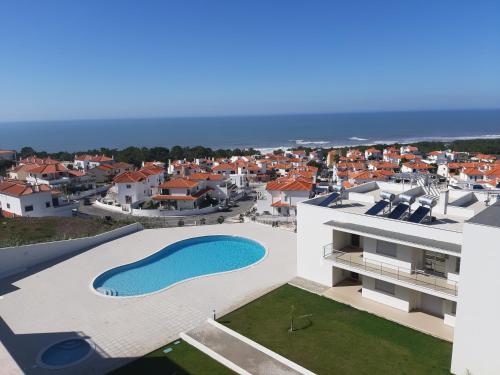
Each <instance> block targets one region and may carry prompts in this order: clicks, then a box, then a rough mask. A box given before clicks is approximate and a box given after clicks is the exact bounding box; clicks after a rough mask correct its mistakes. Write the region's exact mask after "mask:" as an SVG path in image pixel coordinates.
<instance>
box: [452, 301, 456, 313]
mask: <svg viewBox="0 0 500 375" xmlns="http://www.w3.org/2000/svg"><path fill="white" fill-rule="evenodd" d="M451 313H452V314H453V315H457V303H456V302H452V303H451Z"/></svg>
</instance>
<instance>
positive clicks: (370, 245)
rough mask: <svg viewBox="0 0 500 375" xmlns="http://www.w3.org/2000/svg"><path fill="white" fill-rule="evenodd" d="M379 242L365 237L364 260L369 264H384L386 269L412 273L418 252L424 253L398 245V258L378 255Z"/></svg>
mask: <svg viewBox="0 0 500 375" xmlns="http://www.w3.org/2000/svg"><path fill="white" fill-rule="evenodd" d="M377 241H378V240H375V239H373V238H369V237H363V258H364V259H365V260H366V261H367V262H369V261H373V262H375V263H376V264H380V262H383V263H384V266H385V267H394V268H395V269H396V268H398V267H399V268H400V269H404V270H407V271H408V272H410V270H411V269H412V268H414V267H415V265H416V264H415V261H416V255H415V253H416V252H417V251H420V252H423V250H418V249H415V248H412V247H409V246H405V245H399V244H397V245H396V249H397V250H396V257H391V256H386V255H383V254H379V253H377Z"/></svg>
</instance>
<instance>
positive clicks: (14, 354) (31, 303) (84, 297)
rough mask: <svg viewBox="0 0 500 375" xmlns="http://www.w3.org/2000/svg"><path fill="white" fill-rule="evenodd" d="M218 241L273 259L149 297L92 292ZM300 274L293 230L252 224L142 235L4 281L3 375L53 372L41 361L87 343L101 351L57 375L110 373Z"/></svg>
mask: <svg viewBox="0 0 500 375" xmlns="http://www.w3.org/2000/svg"><path fill="white" fill-rule="evenodd" d="M211 234H228V235H239V236H243V237H247V238H251V239H254V240H256V241H258V242H260V243H261V244H262V245H264V246H265V247H266V248H267V250H268V255H267V256H266V257H265V258H264V260H263V261H261V262H259V263H257V264H255V265H254V266H251V267H249V268H246V269H242V270H239V271H235V272H230V273H224V274H219V275H213V276H207V277H202V278H198V279H194V280H190V281H186V282H183V283H180V284H177V285H175V286H173V287H172V288H170V289H166V290H164V291H161V292H158V293H155V294H151V295H147V296H139V297H132V298H116V297H105V296H103V295H100V294H98V293H96V292H95V291H93V290H92V288H91V286H90V284H91V281H92V280H93V278H94V277H96V276H97V275H99V274H101V273H102V272H104V271H105V270H107V269H109V268H112V267H116V266H118V265H121V264H124V263H129V262H133V261H136V260H139V259H142V258H144V257H146V256H148V255H151V254H152V253H154V252H156V251H158V250H160V249H162V248H163V247H165V246H166V245H168V244H171V243H173V242H176V241H179V240H182V239H185V238H190V237H195V236H202V235H211ZM30 273H31V274H30ZM295 275H296V235H295V234H294V233H292V232H289V231H284V230H280V229H276V228H271V227H268V226H263V225H258V224H253V223H245V224H222V225H216V226H215V225H210V226H198V227H181V228H169V229H150V230H144V231H141V232H138V233H134V234H132V235H129V236H126V237H122V238H120V239H117V240H114V241H111V242H108V243H106V244H103V245H100V246H97V247H95V248H93V249H90V250H88V251H86V252H84V253H82V254H79V255H77V256H74V257H72V258H70V259H67V260H65V261H61V262H60V263H55V264H52V265H50V266H45V267H41V269H40V270H39V271H38V272H36V273H35V272H33V271H31V272H29V273H27V274H26V275H24V276H21V277H19V276H18V277H16V278H14V279H10V280H9V279H4V280H1V281H0V291H2V294H3V296H2V297H0V298H1V299H0V316H1V319H0V338H1V342H2V344H3V347H2V345H0V368H1V369H2V374H10V373H12V374H14V373H16V374H17V373H21V372H24V373H27V374H49V373H53V371H50V370H46V369H43V368H41V367H39V366H37V364H36V357H37V355H38V354H39V353H40V352H41V351H42V350H43V349H44V348H46V347H47V346H48V345H50V344H53V343H55V342H57V341H60V340H62V339H65V338H68V337H75V336H82V337H86V338H89V339H90V340H91V341H92V342H93V343H94V344H95V347H96V350H95V352H94V353H93V354H92V356H91V357H89V358H88V359H87V360H85V361H83V362H82V363H80V364H77V365H75V366H72V367H69V368H67V369H65V370H58V371H57V373H58V374H89V373H92V374H102V373H105V372H107V371H109V370H111V369H113V368H116V367H118V366H121V365H123V364H125V363H126V362H128V361H131V360H133V359H135V358H137V357H140V356H143V355H144V354H147V353H149V352H151V351H152V350H154V349H156V348H158V347H160V346H162V345H164V344H166V343H168V342H170V341H172V340H174V339H176V338H178V337H179V333H180V332H181V331H188V330H190V329H193V328H194V327H196V326H198V325H199V324H201V323H202V322H204V321H205V320H206V318H207V317H209V316H210V317H211V316H212V315H213V310H215V311H216V314H217V316H220V315H222V314H225V313H227V312H229V311H232V310H234V309H235V308H237V307H239V306H241V305H243V304H245V303H248V302H249V301H251V300H253V299H255V298H257V297H259V296H261V295H263V294H265V293H266V292H268V291H269V290H271V289H274V288H275V287H277V286H279V285H281V284H283V283H285V282H287V281H289V280H290V279H292V278H293V277H294V276H295ZM15 364H17V366H18V367H19V368H20V370H19V369H18V370H16V369H15ZM9 369H10V370H9Z"/></svg>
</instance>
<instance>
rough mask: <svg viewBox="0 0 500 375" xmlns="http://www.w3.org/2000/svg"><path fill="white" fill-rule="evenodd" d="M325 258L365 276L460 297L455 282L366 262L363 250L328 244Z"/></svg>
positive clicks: (415, 271) (418, 271)
mask: <svg viewBox="0 0 500 375" xmlns="http://www.w3.org/2000/svg"><path fill="white" fill-rule="evenodd" d="M323 256H324V258H325V259H330V260H332V261H333V262H334V263H336V264H338V265H346V266H349V267H350V268H352V269H357V270H360V271H364V272H362V273H363V274H365V273H366V274H367V275H368V274H374V275H382V276H385V277H389V278H391V279H396V280H399V281H401V282H403V283H406V284H411V285H416V286H419V287H422V288H426V289H431V290H434V291H437V292H441V293H445V294H449V295H452V296H457V295H458V285H457V283H456V282H454V281H451V280H448V279H446V278H444V277H439V276H436V275H431V274H429V273H427V272H426V271H425V270H421V269H418V268H412V269H409V268H402V267H396V266H394V265H392V264H389V263H384V262H379V261H375V260H366V259H364V258H363V250H362V249H360V248H357V247H352V246H346V247H344V248H343V249H342V251H339V250H334V248H333V244H328V245H326V246H324V247H323ZM341 268H342V267H341Z"/></svg>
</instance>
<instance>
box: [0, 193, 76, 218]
mask: <svg viewBox="0 0 500 375" xmlns="http://www.w3.org/2000/svg"><path fill="white" fill-rule="evenodd" d="M47 203H48V204H49V207H47V206H46V204H47ZM8 205H10V207H8ZM26 206H33V210H32V211H26ZM77 207H78V204H64V205H60V206H58V207H54V206H53V202H52V194H51V193H50V192H38V193H33V194H28V195H22V196H19V197H15V196H11V195H7V194H0V208H1V209H2V210H4V211H7V212H10V213H13V214H15V215H17V216H25V217H44V216H71V215H72V209H73V208H77Z"/></svg>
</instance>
